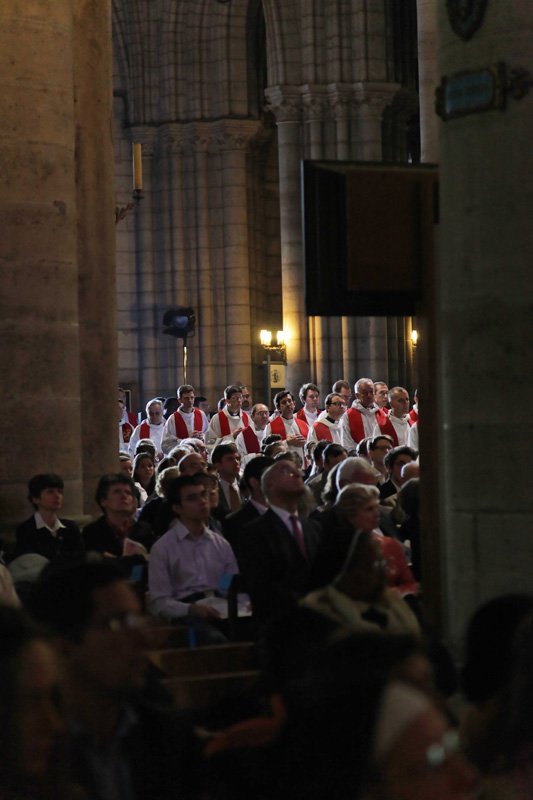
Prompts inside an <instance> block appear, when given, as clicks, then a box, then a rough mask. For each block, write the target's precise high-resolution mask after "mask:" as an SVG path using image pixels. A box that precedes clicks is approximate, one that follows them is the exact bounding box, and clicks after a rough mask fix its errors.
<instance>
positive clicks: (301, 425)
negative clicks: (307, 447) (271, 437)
mask: <svg viewBox="0 0 533 800" xmlns="http://www.w3.org/2000/svg"><path fill="white" fill-rule="evenodd" d="M293 419H295V420H296V424H297V425H298V429H299V431H300V433H301V434H302V436H305V438H306V439H307V434H308V433H309V425H308V424H307V422H304V420H303V419H298V417H293ZM270 432H271V433H277V434H278V435H279V436H281V438H282V439H286V438H287V432H286V430H285V423H284V422H283V417H281V416H279V417H274V419H273V420H272V422H271V423H270Z"/></svg>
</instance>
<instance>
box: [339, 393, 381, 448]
mask: <svg viewBox="0 0 533 800" xmlns="http://www.w3.org/2000/svg"><path fill="white" fill-rule="evenodd" d="M354 391H355V400H354V401H353V403H352V405H351V407H350V408H349V409H348V411H347V412H346V414H345V415H344V417H343V419H342V420H341V432H342V442H341V443H342V445H343V446H344V447H345V448H346V449H347V450H348V452H349V451H350V450H355V449H356V448H357V445H358V444H359V442H360V441H361V439H367V438H368V437H370V436H373V435H374V434H373V432H374V427H375V425H376V414H377V413H378V412H379V408H378V406H377V405H376V403H375V402H374V383H373V381H372V379H371V378H359V380H358V381H357V382H356V384H355V386H354Z"/></svg>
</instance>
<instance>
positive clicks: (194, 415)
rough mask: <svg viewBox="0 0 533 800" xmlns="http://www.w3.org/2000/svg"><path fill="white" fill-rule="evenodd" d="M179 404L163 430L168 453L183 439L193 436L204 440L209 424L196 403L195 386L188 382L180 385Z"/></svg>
mask: <svg viewBox="0 0 533 800" xmlns="http://www.w3.org/2000/svg"><path fill="white" fill-rule="evenodd" d="M177 396H178V401H179V406H178V408H177V410H176V411H174V413H173V414H170V416H169V417H168V419H167V421H166V423H165V427H164V430H163V439H162V448H163V452H164V453H166V454H168V453H169V452H170V451H171V450H172V448H173V447H175V446H176V445H177V444H179V443H180V442H181V440H182V439H188V438H189V437H191V436H192V437H193V438H195V439H200V440H201V441H203V439H204V434H205V431H206V430H207V426H208V424H209V422H208V419H207V417H206V415H205V414H204V412H203V411H201V410H200V409H199V408H196V407H195V405H194V399H195V397H194V386H191V385H190V384H188V383H184V384H182V386H178V391H177Z"/></svg>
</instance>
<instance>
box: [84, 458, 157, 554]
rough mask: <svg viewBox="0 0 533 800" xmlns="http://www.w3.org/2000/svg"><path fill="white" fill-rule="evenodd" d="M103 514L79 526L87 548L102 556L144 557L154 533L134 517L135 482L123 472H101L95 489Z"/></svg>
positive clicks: (135, 502)
mask: <svg viewBox="0 0 533 800" xmlns="http://www.w3.org/2000/svg"><path fill="white" fill-rule="evenodd" d="M96 502H97V503H98V505H99V506H100V508H101V509H102V511H103V515H102V516H101V517H100V518H99V519H97V520H96V522H90V523H89V524H88V525H86V526H85V528H84V529H83V538H84V541H85V548H86V550H87V551H91V550H92V551H95V552H97V553H101V554H102V555H105V556H112V557H114V558H120V557H122V556H145V554H146V553H147V552H148V551H149V550H150V548H151V546H152V544H153V541H154V535H153V533H152V530H151V529H150V527H149V526H148V525H147V524H146V523H145V522H139V521H138V520H136V519H135V516H134V514H135V510H136V506H137V501H136V499H135V484H134V483H133V481H132V479H131V478H128V477H127V476H126V475H124V474H119V473H117V474H114V473H113V474H110V475H104V476H103V477H102V478H100V480H99V482H98V486H97V488H96Z"/></svg>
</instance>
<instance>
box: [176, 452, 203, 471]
mask: <svg viewBox="0 0 533 800" xmlns="http://www.w3.org/2000/svg"><path fill="white" fill-rule="evenodd" d="M178 470H179V474H180V475H197V474H198V473H199V472H205V461H204V459H203V457H202V456H201V455H200V453H188V454H187V455H186V456H183V458H181V459H180V461H179V462H178Z"/></svg>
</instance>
